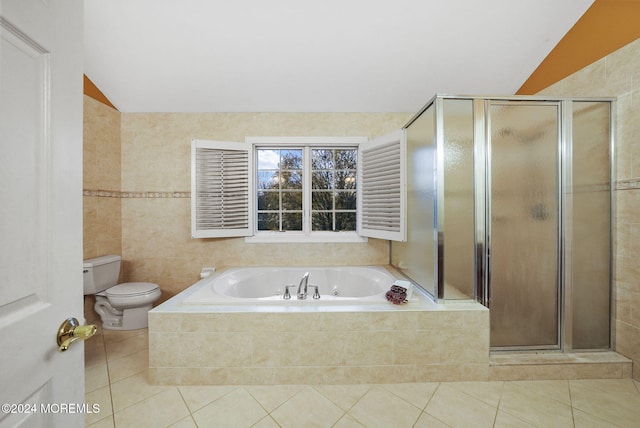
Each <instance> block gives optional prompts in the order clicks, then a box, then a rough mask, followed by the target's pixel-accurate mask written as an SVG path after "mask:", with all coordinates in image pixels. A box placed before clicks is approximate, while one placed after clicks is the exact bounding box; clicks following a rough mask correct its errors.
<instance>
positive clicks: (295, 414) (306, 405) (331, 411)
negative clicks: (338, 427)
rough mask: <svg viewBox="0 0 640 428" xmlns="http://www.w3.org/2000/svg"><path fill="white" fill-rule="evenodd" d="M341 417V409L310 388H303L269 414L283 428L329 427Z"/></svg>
mask: <svg viewBox="0 0 640 428" xmlns="http://www.w3.org/2000/svg"><path fill="white" fill-rule="evenodd" d="M342 415H344V411H343V410H342V409H340V408H339V407H338V406H336V405H335V404H333V403H332V402H331V401H329V400H328V399H326V398H325V397H324V396H323V395H322V394H320V393H319V392H318V391H316V390H315V389H313V388H312V387H310V386H305V387H303V388H302V389H301V390H300V391H298V392H297V393H296V394H295V395H294V396H293V397H291V398H290V399H289V400H288V401H287V402H286V403H284V404H283V405H281V406H280V407H278V408H277V409H276V410H274V411H273V412H271V417H272V418H273V419H274V420H275V421H276V422H277V423H278V425H280V426H281V427H283V428H298V427H305V428H307V427H309V428H311V427H330V426H332V425H333V424H335V423H336V422H337V421H338V420H339V419H340V418H341V417H342Z"/></svg>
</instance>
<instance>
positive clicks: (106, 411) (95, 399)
mask: <svg viewBox="0 0 640 428" xmlns="http://www.w3.org/2000/svg"><path fill="white" fill-rule="evenodd" d="M84 399H85V403H87V404H88V405H89V406H91V405H93V404H98V405H99V406H100V412H99V413H87V414H86V416H85V424H86V425H91V424H93V423H95V422H98V421H99V420H101V419H104V418H107V417H109V416H111V415H112V414H113V411H112V408H111V392H110V390H109V387H108V386H105V387H104V388H100V389H97V390H95V391H92V392H89V393H87V394H85V395H84Z"/></svg>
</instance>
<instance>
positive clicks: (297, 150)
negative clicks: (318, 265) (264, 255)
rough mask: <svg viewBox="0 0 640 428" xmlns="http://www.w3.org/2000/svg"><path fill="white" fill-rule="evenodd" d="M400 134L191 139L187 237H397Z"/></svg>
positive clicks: (401, 236) (400, 232)
mask: <svg viewBox="0 0 640 428" xmlns="http://www.w3.org/2000/svg"><path fill="white" fill-rule="evenodd" d="M404 145H405V133H404V131H397V132H395V133H392V134H389V135H386V136H384V137H380V138H378V139H375V140H371V141H367V140H366V138H362V137H280V138H278V137H247V139H246V142H245V143H244V144H242V143H225V142H218V141H202V140H194V141H193V142H192V188H191V193H192V235H193V236H194V237H196V238H202V237H219V236H247V237H248V238H247V239H248V240H249V241H250V242H363V241H364V240H365V237H376V238H382V239H394V240H405V239H406V238H405V237H406V232H405V231H404V224H405V222H404V220H403V216H404V215H405V210H404V204H405V202H404V200H405V198H404V196H403V195H404V190H403V189H404V187H405V184H404V170H405V168H404V161H405V160H404V156H405V153H406V151H405V149H404V148H403V147H404Z"/></svg>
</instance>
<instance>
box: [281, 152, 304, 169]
mask: <svg viewBox="0 0 640 428" xmlns="http://www.w3.org/2000/svg"><path fill="white" fill-rule="evenodd" d="M280 156H281V158H280V169H302V150H299V149H296V150H281V151H280Z"/></svg>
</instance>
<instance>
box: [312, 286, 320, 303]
mask: <svg viewBox="0 0 640 428" xmlns="http://www.w3.org/2000/svg"><path fill="white" fill-rule="evenodd" d="M309 287H314V288H315V291H314V292H313V298H314V299H316V300H318V299H319V298H320V293H319V292H318V286H317V285H310V286H309Z"/></svg>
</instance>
